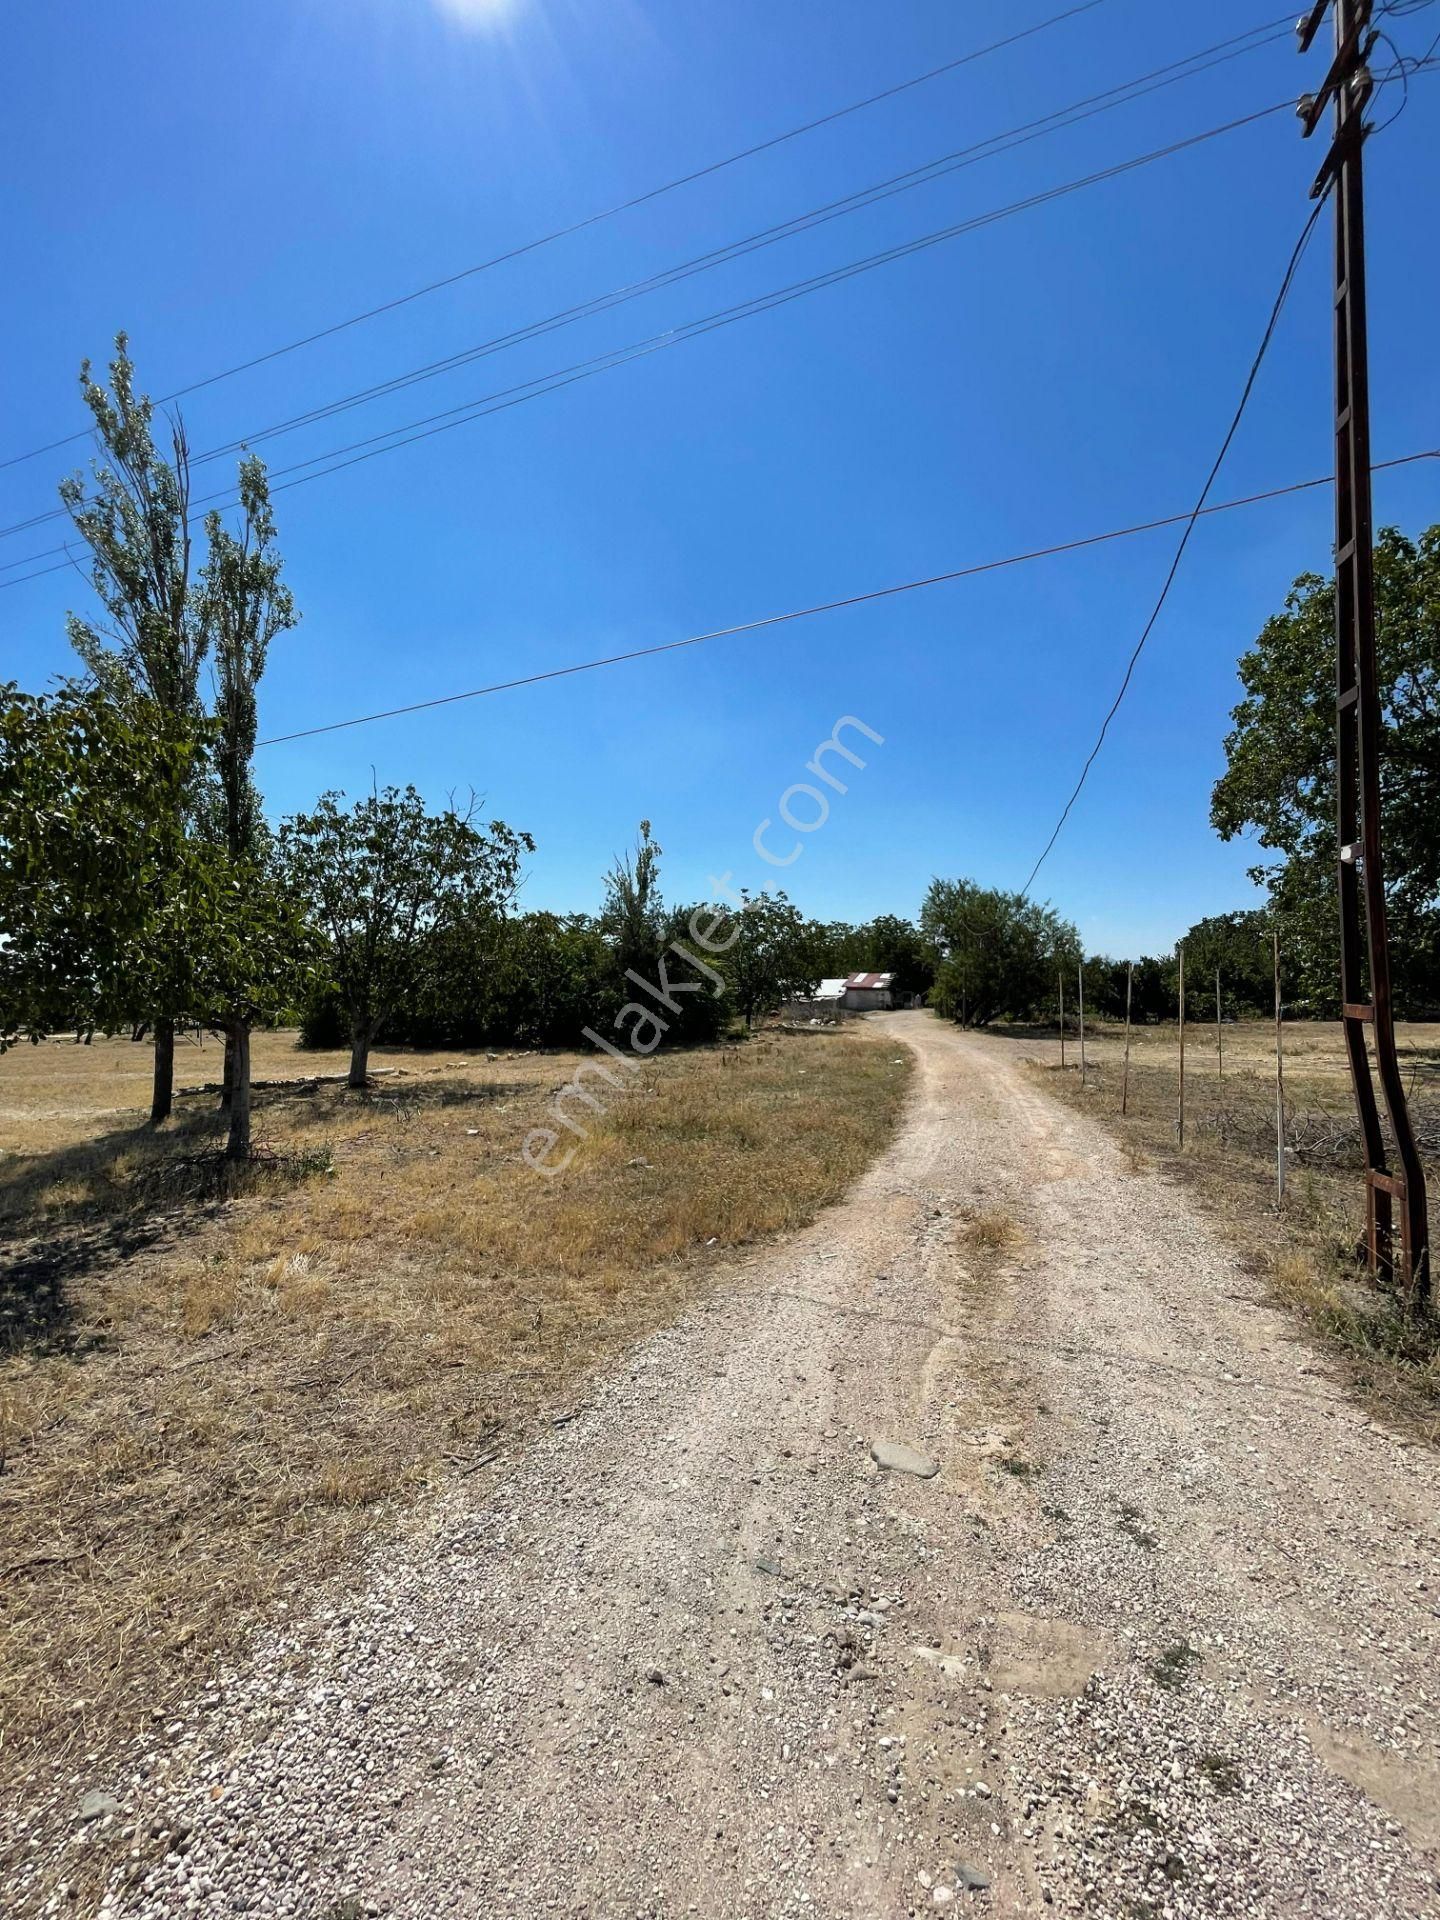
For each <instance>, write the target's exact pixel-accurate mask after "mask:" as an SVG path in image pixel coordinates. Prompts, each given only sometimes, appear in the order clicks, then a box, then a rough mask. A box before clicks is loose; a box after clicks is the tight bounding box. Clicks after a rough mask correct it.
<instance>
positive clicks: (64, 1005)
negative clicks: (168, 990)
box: [0, 682, 195, 1045]
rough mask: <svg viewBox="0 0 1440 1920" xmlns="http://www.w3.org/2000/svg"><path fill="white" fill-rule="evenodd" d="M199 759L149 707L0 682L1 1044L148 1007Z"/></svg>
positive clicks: (76, 688)
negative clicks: (186, 799) (180, 806)
mask: <svg viewBox="0 0 1440 1920" xmlns="http://www.w3.org/2000/svg"><path fill="white" fill-rule="evenodd" d="M194 755H195V747H194V744H193V742H189V741H184V740H181V739H179V738H177V737H176V736H175V735H174V733H173V732H172V731H170V730H169V729H167V728H166V727H164V726H163V725H162V724H161V721H160V717H159V715H158V714H157V713H156V710H155V707H154V704H153V702H150V701H148V700H133V701H131V702H130V703H129V704H128V705H124V706H122V705H120V704H119V703H117V702H116V701H114V700H112V699H111V698H109V696H108V695H107V694H106V693H104V692H103V691H102V690H101V689H100V688H98V687H93V686H92V687H85V686H81V685H78V684H77V683H74V682H66V683H64V684H63V685H62V686H61V687H60V688H59V689H58V690H57V691H56V692H54V693H52V694H48V695H44V696H41V695H37V694H28V693H21V692H20V691H19V690H18V689H17V688H16V687H15V686H13V685H9V686H5V687H0V935H3V937H4V942H3V945H0V1045H5V1044H7V1043H8V1042H10V1041H12V1040H13V1039H15V1038H16V1037H17V1036H18V1035H21V1034H24V1035H28V1036H29V1037H30V1038H32V1039H34V1038H38V1036H39V1035H40V1034H42V1033H44V1032H46V1031H48V1030H50V1029H53V1028H55V1027H61V1026H70V1025H74V1026H76V1027H78V1028H81V1029H84V1030H86V1031H89V1030H92V1029H99V1030H101V1031H113V1030H114V1029H116V1028H117V1027H119V1026H121V1025H123V1024H125V1023H126V1022H127V1021H129V1020H130V1019H132V1018H133V1017H134V1014H135V1012H136V1010H137V1009H138V1008H141V1007H148V1006H149V1005H150V1002H149V1000H148V999H147V997H146V996H147V994H148V993H149V992H150V991H151V990H152V981H153V977H154V975H155V974H156V973H157V971H166V969H165V967H164V958H165V956H164V952H163V946H162V947H161V948H160V950H159V951H157V942H159V941H160V940H162V938H163V934H162V930H161V929H160V928H159V927H158V926H157V924H156V919H155V912H156V906H157V903H158V902H159V901H160V900H161V899H162V898H163V895H164V892H165V885H166V881H167V877H168V876H169V875H171V874H172V873H173V872H174V870H175V869H176V867H177V866H178V864H179V862H180V858H181V852H182V847H183V833H182V829H181V824H180V820H179V816H178V813H177V810H176V807H175V796H176V794H177V793H178V792H180V791H181V790H182V788H183V786H184V784H185V782H186V780H187V779H188V777H189V773H190V768H191V765H192V762H193V759H194Z"/></svg>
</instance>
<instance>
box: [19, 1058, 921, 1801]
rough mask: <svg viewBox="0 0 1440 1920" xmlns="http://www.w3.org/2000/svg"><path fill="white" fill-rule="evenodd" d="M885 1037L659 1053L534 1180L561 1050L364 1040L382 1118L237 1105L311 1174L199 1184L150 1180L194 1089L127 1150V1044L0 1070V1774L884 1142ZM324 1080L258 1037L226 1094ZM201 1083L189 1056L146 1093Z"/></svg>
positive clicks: (316, 1575) (485, 1432)
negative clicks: (236, 1187)
mask: <svg viewBox="0 0 1440 1920" xmlns="http://www.w3.org/2000/svg"><path fill="white" fill-rule="evenodd" d="M902 1052H903V1050H900V1049H897V1048H896V1046H895V1044H894V1042H893V1040H882V1039H880V1038H878V1037H877V1036H875V1035H874V1034H873V1033H872V1032H867V1031H866V1029H865V1027H864V1025H863V1023H859V1024H857V1025H854V1026H850V1027H847V1028H845V1029H844V1030H843V1031H842V1032H839V1033H836V1034H834V1035H827V1036H825V1038H824V1039H823V1041H821V1042H818V1043H817V1042H816V1041H815V1039H814V1038H813V1037H811V1036H807V1037H806V1038H805V1039H803V1040H802V1039H794V1038H790V1037H788V1036H785V1035H782V1034H778V1033H762V1034H760V1035H758V1036H757V1037H756V1038H754V1039H753V1040H751V1041H749V1042H747V1043H745V1044H743V1045H741V1046H738V1047H727V1048H724V1049H714V1050H709V1051H704V1052H697V1053H694V1054H690V1055H684V1056H676V1057H674V1058H661V1059H659V1060H657V1061H656V1062H654V1063H653V1064H652V1065H650V1066H648V1067H647V1068H646V1069H645V1071H644V1072H643V1074H637V1075H636V1076H635V1078H634V1081H633V1083H630V1087H629V1090H627V1091H626V1092H625V1093H624V1094H623V1095H618V1096H616V1097H615V1098H614V1100H613V1101H612V1102H611V1105H610V1109H609V1111H608V1112H607V1113H606V1115H605V1116H604V1117H603V1118H597V1119H595V1120H594V1122H593V1124H592V1122H591V1119H590V1117H589V1116H588V1115H587V1116H586V1123H587V1125H591V1127H592V1130H591V1132H590V1134H589V1137H588V1138H587V1139H586V1140H584V1141H583V1142H582V1143H581V1144H580V1147H579V1150H578V1152H577V1153H576V1156H575V1159H574V1161H573V1162H572V1164H571V1165H570V1167H569V1168H568V1169H567V1171H566V1172H565V1173H564V1174H563V1175H561V1176H559V1177H557V1178H555V1179H552V1180H545V1179H541V1178H537V1177H535V1176H533V1175H531V1174H530V1173H528V1172H527V1171H526V1170H525V1169H524V1167H523V1166H522V1165H521V1164H520V1161H519V1148H520V1143H521V1141H522V1140H523V1138H524V1135H525V1133H526V1131H527V1130H528V1129H529V1128H531V1127H533V1126H539V1125H543V1124H545V1121H546V1118H547V1112H548V1102H549V1099H550V1096H551V1094H552V1093H553V1091H554V1090H555V1089H556V1088H558V1087H559V1086H561V1085H562V1084H564V1082H565V1081H566V1080H568V1078H569V1076H570V1074H571V1073H572V1071H573V1069H574V1066H575V1065H576V1060H575V1057H574V1056H568V1057H567V1056H563V1055H538V1054H531V1055H514V1056H511V1055H505V1056H501V1057H499V1058H498V1059H496V1058H487V1057H486V1056H485V1055H484V1054H476V1055H457V1054H455V1053H454V1052H445V1053H442V1054H439V1055H429V1056H427V1055H422V1054H413V1053H398V1052H388V1051H385V1050H380V1051H379V1052H377V1055H376V1057H375V1065H376V1066H379V1067H388V1068H391V1069H392V1070H394V1071H393V1072H392V1074H391V1075H390V1077H388V1078H387V1079H386V1080H385V1081H384V1082H383V1086H384V1088H385V1090H386V1095H387V1099H386V1100H385V1101H384V1102H381V1101H376V1100H372V1099H368V1098H366V1097H364V1096H360V1095H355V1094H351V1093H349V1092H348V1091H347V1090H346V1089H344V1088H343V1087H342V1086H339V1085H334V1084H326V1083H325V1082H323V1081H322V1082H321V1083H320V1084H318V1085H316V1086H314V1087H312V1088H310V1089H309V1090H301V1091H294V1090H291V1089H285V1088H278V1089H272V1090H269V1091H265V1092H262V1093H260V1094H259V1095H258V1096H257V1102H256V1115H255V1126H256V1137H257V1140H258V1141H260V1142H262V1143H264V1144H265V1145H266V1146H268V1147H270V1148H272V1149H273V1150H275V1151H276V1152H278V1153H283V1154H289V1155H307V1154H310V1155H318V1154H320V1153H322V1152H323V1151H324V1150H327V1149H328V1150H329V1152H330V1153H331V1154H332V1155H333V1166H334V1171H333V1175H331V1176H329V1177H325V1176H319V1177H316V1178H313V1179H307V1180H301V1181H299V1182H298V1183H297V1182H295V1181H293V1180H276V1179H271V1178H268V1177H266V1176H265V1175H264V1174H263V1173H261V1174H260V1175H258V1176H255V1177H254V1178H251V1179H250V1180H248V1181H247V1183H246V1185H245V1187H244V1190H243V1191H240V1192H238V1193H235V1194H233V1195H230V1196H229V1197H226V1196H224V1195H221V1196H218V1197H217V1196H215V1195H213V1194H212V1195H203V1196H201V1195H196V1194H193V1193H190V1192H188V1191H187V1190H186V1189H185V1188H184V1186H183V1184H182V1185H181V1186H179V1187H176V1186H174V1185H172V1184H166V1183H165V1182H164V1181H163V1180H161V1185H160V1186H159V1187H158V1188H157V1187H156V1185H155V1184H154V1183H155V1181H156V1180H157V1179H160V1177H161V1176H163V1175H164V1174H165V1173H166V1170H167V1169H168V1168H170V1167H172V1166H173V1163H174V1162H175V1161H176V1159H177V1158H184V1157H185V1156H187V1155H195V1154H199V1153H202V1152H205V1151H208V1149H209V1148H211V1147H213V1146H214V1145H215V1144H216V1143H217V1141H218V1139H219V1138H220V1130H221V1125H222V1123H221V1121H220V1120H219V1117H218V1116H217V1115H216V1114H215V1112H214V1110H213V1109H214V1099H213V1096H208V1095H207V1096H200V1097H193V1098H185V1099H182V1100H180V1101H179V1102H177V1117H176V1119H175V1120H173V1121H172V1122H170V1123H168V1124H167V1125H166V1126H165V1127H163V1128H161V1129H159V1130H157V1131H156V1132H154V1133H151V1132H148V1131H145V1130H144V1129H143V1126H142V1123H143V1118H144V1108H145V1103H146V1100H147V1097H148V1074H149V1054H148V1050H147V1049H145V1048H143V1047H132V1046H130V1045H129V1044H128V1043H126V1042H124V1041H110V1042H102V1041H99V1040H97V1041H96V1042H95V1043H94V1044H93V1046H91V1047H88V1048H85V1047H75V1046H73V1045H71V1044H69V1043H65V1042H61V1043H47V1044H46V1045H43V1046H42V1047H40V1048H36V1049H29V1048H22V1049H17V1050H15V1051H14V1052H12V1053H10V1054H8V1055H6V1056H4V1057H3V1059H0V1141H3V1152H0V1229H3V1230H4V1231H5V1233H6V1235H7V1238H8V1239H9V1240H10V1241H11V1243H12V1245H13V1247H14V1252H13V1255H12V1257H11V1264H10V1267H9V1269H8V1273H7V1274H6V1275H5V1276H4V1277H3V1283H0V1306H3V1305H6V1304H7V1295H6V1292H5V1289H8V1305H9V1307H10V1309H11V1310H10V1312H9V1315H8V1318H7V1320H6V1323H5V1324H6V1326H7V1327H8V1344H9V1346H10V1349H11V1351H10V1352H9V1355H8V1357H7V1358H6V1359H5V1361H4V1365H3V1373H0V1451H3V1457H4V1471H3V1475H0V1569H3V1571H4V1573H5V1576H6V1579H5V1596H6V1606H5V1610H4V1612H3V1614H0V1722H3V1724H4V1725H5V1726H6V1735H5V1742H4V1748H3V1753H0V1776H3V1777H5V1778H6V1779H8V1780H9V1781H11V1782H14V1781H15V1780H16V1779H17V1777H19V1776H22V1775H24V1774H25V1773H26V1772H27V1771H29V1770H30V1769H32V1768H34V1767H36V1766H43V1767H45V1768H46V1769H60V1768H64V1767H65V1766H67V1765H69V1764H72V1763H73V1761H74V1760H75V1758H76V1757H77V1756H78V1755H80V1754H82V1753H84V1754H91V1753H97V1752H103V1751H105V1750H106V1749H107V1748H108V1747H110V1746H112V1745H113V1744H114V1743H115V1742H117V1741H118V1740H120V1739H121V1738H123V1737H124V1736H126V1735H127V1734H130V1733H133V1732H134V1731H135V1730H136V1729H137V1728H139V1727H140V1726H142V1725H143V1724H144V1723H145V1721H146V1720H147V1718H148V1717H149V1716H151V1715H152V1714H159V1715H161V1716H165V1715H167V1714H168V1712H169V1710H170V1709H171V1708H172V1707H173V1705H174V1703H175V1702H176V1701H177V1700H178V1699H179V1698H180V1697H181V1696H183V1695H184V1694H185V1693H186V1692H188V1691H190V1690H192V1689H193V1688H194V1686H195V1685H196V1684H197V1681H199V1679H200V1678H201V1676H202V1675H203V1674H204V1673H205V1672H206V1671H207V1670H208V1669H209V1668H210V1667H211V1665H212V1663H213V1661H214V1660H215V1658H216V1656H217V1655H218V1654H219V1653H221V1652H222V1651H225V1650H227V1649H233V1648H234V1647H235V1646H236V1644H237V1642H238V1640H239V1639H240V1638H241V1637H242V1636H243V1634H244V1633H245V1631H246V1630H247V1629H248V1628H249V1627H250V1626H251V1625H252V1624H253V1623H254V1622H255V1621H256V1620H257V1619H259V1618H260V1617H262V1616H263V1615H264V1614H265V1612H266V1611H267V1610H268V1609H269V1608H271V1607H272V1606H273V1605H274V1603H275V1602H276V1601H277V1600H279V1599H280V1598H282V1597H284V1596H286V1595H287V1594H294V1593H300V1594H303V1593H304V1592H306V1591H308V1590H309V1588H310V1587H311V1586H312V1585H313V1583H315V1582H316V1581H318V1580H320V1579H321V1578H323V1577H324V1576H325V1575H326V1574H327V1573H328V1572H329V1571H331V1570H332V1569H334V1568H335V1567H337V1566H338V1565H339V1564H341V1562H342V1561H343V1560H344V1559H345V1557H346V1556H347V1555H349V1554H351V1553H353V1552H354V1551H356V1550H357V1549H358V1547H359V1546H360V1545H361V1544H362V1543H363V1541H364V1540H365V1539H367V1538H368V1537H369V1536H370V1535H371V1534H372V1533H373V1532H374V1530H375V1529H376V1528H377V1527H378V1526H381V1525H384V1524H386V1521H387V1517H388V1516H389V1515H391V1514H393V1513H394V1512H395V1511H397V1510H398V1508H399V1507H400V1506H401V1505H402V1504H403V1503H404V1502H406V1501H407V1500H410V1499H413V1498H414V1497H415V1496H416V1495H417V1494H419V1493H420V1492H421V1491H423V1490H424V1489H425V1488H426V1487H428V1486H430V1485H433V1484H434V1483H436V1482H437V1481H438V1480H439V1479H441V1478H443V1476H444V1475H445V1474H446V1473H447V1472H449V1471H451V1470H454V1469H460V1470H464V1469H465V1468H467V1467H468V1466H470V1465H471V1464H472V1463H473V1462H474V1461H476V1460H478V1459H481V1458H482V1457H483V1454H484V1451H485V1449H486V1448H487V1446H488V1444H489V1440H490V1436H492V1435H493V1433H494V1431H495V1428H496V1424H497V1422H500V1423H507V1424H514V1423H515V1422H517V1421H519V1420H521V1419H523V1418H524V1417H525V1416H526V1414H527V1413H528V1412H529V1411H530V1410H531V1409H533V1408H534V1407H536V1406H537V1405H539V1404H541V1403H542V1402H543V1401H544V1400H545V1399H546V1398H548V1397H549V1396H551V1395H553V1394H557V1393H559V1392H561V1391H564V1390H565V1389H566V1388H567V1385H569V1384H570V1383H573V1380H574V1377H575V1376H576V1374H577V1373H579V1372H580V1371H582V1370H583V1369H585V1368H588V1367H591V1366H593V1365H595V1364H596V1363H598V1362H600V1361H601V1360H603V1359H604V1358H605V1357H606V1356H607V1355H608V1354H611V1353H613V1352H615V1351H616V1350H618V1349H619V1348H620V1347H621V1346H622V1345H623V1344H624V1343H626V1342H628V1341H630V1340H632V1339H633V1338H635V1337H636V1336H638V1335H639V1334H641V1333H643V1332H645V1331H647V1330H649V1329H650V1328H652V1327H654V1326H655V1325H657V1324H659V1323H660V1322H661V1321H662V1320H663V1319H664V1318H666V1317H667V1316H669V1315H672V1314H673V1313H674V1312H675V1311H676V1310H677V1309H678V1307H679V1306H680V1305H682V1304H683V1303H684V1302H685V1301H686V1300H687V1299H688V1298H690V1297H692V1296H693V1294H694V1292H695V1291H696V1289H697V1288H699V1287H701V1286H703V1285H704V1284H705V1283H706V1280H707V1276H708V1275H709V1273H710V1272H711V1271H712V1269H713V1268H714V1263H715V1260H716V1257H717V1256H719V1255H723V1254H724V1253H725V1252H726V1251H727V1250H729V1249H731V1248H734V1247H737V1246H741V1245H744V1244H746V1243H747V1242H750V1241H752V1240H755V1239H757V1238H760V1237H762V1236H765V1235H770V1234H775V1233H778V1232H786V1231H790V1230H792V1229H794V1228H796V1227H799V1226H801V1225H803V1224H804V1223H805V1222H807V1221H808V1220H810V1219H812V1218H813V1217H814V1215H815V1213H816V1212H817V1211H818V1210H819V1209H820V1208H821V1207H823V1206H825V1205H826V1204H827V1203H828V1202H830V1201H833V1200H835V1199H837V1198H838V1197H839V1196H840V1195H841V1194H842V1193H843V1192H844V1190H845V1188H846V1187H847V1186H848V1185H849V1184H850V1183H851V1182H852V1181H853V1179H854V1178H855V1177H856V1175H857V1174H858V1173H859V1172H860V1171H861V1170H862V1168H863V1167H864V1166H865V1165H866V1163H867V1162H868V1161H869V1160H870V1159H871V1158H873V1156H874V1154H875V1153H876V1152H877V1151H878V1150H879V1149H880V1147H881V1146H883V1144H884V1142H885V1141H886V1139H887V1138H888V1136H889V1133H890V1131H891V1129H892V1128H893V1125H894V1123H895V1120H896V1118H897V1116H898V1114H899V1111H900V1107H901V1104H902V1101H903V1098H904V1094H905V1089H906V1085H907V1082H908V1078H909V1055H908V1053H905V1054H903V1057H901V1058H897V1054H901V1053H902ZM344 1064H345V1062H344V1059H343V1056H340V1055H330V1056H327V1055H316V1054H306V1053H301V1052H299V1051H298V1050H297V1049H296V1047H295V1043H294V1037H293V1036H292V1035H280V1034H265V1035H258V1036H257V1037H256V1042H255V1074H256V1077H257V1079H273V1080H282V1079H289V1080H293V1081H301V1080H303V1079H307V1078H309V1077H310V1076H314V1075H316V1074H317V1073H318V1074H321V1075H323V1074H326V1073H334V1072H338V1071H340V1070H341V1069H342V1068H343V1066H344ZM219 1066H220V1050H219V1047H218V1046H217V1045H215V1044H213V1043H212V1044H211V1045H209V1046H208V1047H207V1048H205V1049H204V1050H195V1051H194V1052H193V1054H192V1049H188V1048H187V1049H186V1050H185V1052H184V1053H182V1055H181V1058H180V1061H179V1064H178V1070H177V1081H178V1083H179V1084H181V1085H187V1084H192V1083H193V1082H196V1081H202V1080H213V1079H218V1077H219ZM396 1092H401V1093H403V1099H402V1100H400V1101H399V1102H398V1103H397V1101H396V1100H395V1099H394V1098H393V1097H388V1096H392V1095H394V1094H395V1093H396ZM157 1192H160V1193H162V1194H163V1196H164V1197H163V1204H161V1205H159V1206H158V1207H157V1205H156V1201H155V1195H156V1193H157ZM62 1256H63V1257H62Z"/></svg>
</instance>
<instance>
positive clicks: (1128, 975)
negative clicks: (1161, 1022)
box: [1120, 960, 1135, 1113]
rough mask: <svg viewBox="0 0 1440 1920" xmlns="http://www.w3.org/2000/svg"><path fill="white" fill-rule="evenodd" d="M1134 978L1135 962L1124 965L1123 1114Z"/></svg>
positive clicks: (1127, 1093) (1127, 1087) (1126, 1099)
mask: <svg viewBox="0 0 1440 1920" xmlns="http://www.w3.org/2000/svg"><path fill="white" fill-rule="evenodd" d="M1134 978H1135V962H1134V961H1133V960H1127V961H1126V963H1125V1065H1124V1066H1123V1067H1122V1068H1121V1070H1120V1111H1121V1113H1124V1111H1125V1108H1126V1106H1127V1105H1128V1103H1129V1099H1130V988H1131V984H1132V983H1133V981H1134Z"/></svg>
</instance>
